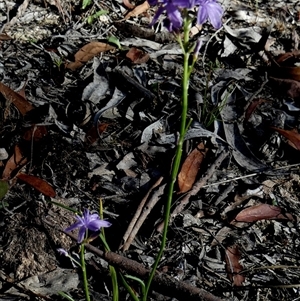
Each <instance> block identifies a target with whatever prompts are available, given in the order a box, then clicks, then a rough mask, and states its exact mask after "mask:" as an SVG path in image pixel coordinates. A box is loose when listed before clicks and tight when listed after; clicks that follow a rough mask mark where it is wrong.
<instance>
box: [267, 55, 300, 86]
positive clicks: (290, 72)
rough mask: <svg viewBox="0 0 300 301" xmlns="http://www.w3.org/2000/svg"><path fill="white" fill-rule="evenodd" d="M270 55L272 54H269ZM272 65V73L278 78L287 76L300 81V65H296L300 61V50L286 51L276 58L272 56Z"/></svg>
mask: <svg viewBox="0 0 300 301" xmlns="http://www.w3.org/2000/svg"><path fill="white" fill-rule="evenodd" d="M269 56H270V54H269ZM271 61H272V67H271V68H270V75H271V76H273V77H277V78H286V79H292V80H296V81H300V67H298V66H295V63H296V62H298V63H299V62H300V51H299V50H295V51H292V52H286V53H283V54H281V55H280V56H278V57H276V58H273V57H272V58H271Z"/></svg>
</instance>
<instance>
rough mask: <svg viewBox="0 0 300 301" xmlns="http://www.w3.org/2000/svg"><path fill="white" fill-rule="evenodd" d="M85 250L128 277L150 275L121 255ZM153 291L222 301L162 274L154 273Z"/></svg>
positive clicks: (194, 299)
mask: <svg viewBox="0 0 300 301" xmlns="http://www.w3.org/2000/svg"><path fill="white" fill-rule="evenodd" d="M60 231H62V232H64V233H65V234H66V235H68V236H69V237H71V238H72V239H73V240H74V241H77V237H76V236H75V235H73V234H71V233H68V232H65V231H63V230H60ZM85 248H86V249H87V250H89V251H90V252H92V253H94V254H95V255H98V256H99V257H101V258H103V259H104V260H105V261H107V262H108V263H109V264H110V265H113V266H114V267H116V268H119V269H120V270H123V271H125V272H126V273H128V274H130V275H134V276H137V277H139V278H141V279H146V278H147V277H148V275H149V273H150V270H148V269H146V268H145V267H144V266H143V265H142V264H140V263H138V262H136V261H134V260H132V259H128V258H126V257H124V256H122V255H119V254H116V253H114V252H103V251H101V250H100V249H98V248H96V247H94V246H92V245H90V244H86V245H85ZM153 289H154V290H155V291H157V292H159V293H161V294H163V295H168V296H170V297H176V299H177V300H183V301H185V300H189V301H222V299H221V298H219V297H216V296H214V295H213V294H211V293H209V292H207V291H206V290H204V289H201V288H197V287H195V286H192V285H190V284H188V283H186V282H183V281H178V280H176V279H175V278H173V277H170V276H168V275H166V274H164V273H158V272H157V273H156V275H155V276H154V278H153Z"/></svg>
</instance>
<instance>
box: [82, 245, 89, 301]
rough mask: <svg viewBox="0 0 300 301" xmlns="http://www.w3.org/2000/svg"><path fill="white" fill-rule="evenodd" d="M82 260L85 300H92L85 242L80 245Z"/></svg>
mask: <svg viewBox="0 0 300 301" xmlns="http://www.w3.org/2000/svg"><path fill="white" fill-rule="evenodd" d="M80 261H81V269H82V275H83V287H84V292H85V300H86V301H90V300H91V299H90V293H89V285H88V280H87V274H86V266H85V259H84V243H82V244H81V245H80Z"/></svg>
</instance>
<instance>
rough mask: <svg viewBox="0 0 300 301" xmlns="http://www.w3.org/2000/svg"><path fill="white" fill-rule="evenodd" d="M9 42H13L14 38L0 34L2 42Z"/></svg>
mask: <svg viewBox="0 0 300 301" xmlns="http://www.w3.org/2000/svg"><path fill="white" fill-rule="evenodd" d="M8 40H12V37H10V36H9V35H8V34H6V33H0V41H8Z"/></svg>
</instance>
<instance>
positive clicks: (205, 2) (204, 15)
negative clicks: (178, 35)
mask: <svg viewBox="0 0 300 301" xmlns="http://www.w3.org/2000/svg"><path fill="white" fill-rule="evenodd" d="M195 4H196V5H199V10H198V15H197V24H203V23H205V22H206V21H207V20H209V22H210V23H211V25H212V26H213V27H214V28H215V29H218V28H220V27H221V26H222V15H223V12H224V11H223V8H222V6H221V5H220V4H219V3H217V2H216V0H195Z"/></svg>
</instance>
